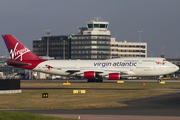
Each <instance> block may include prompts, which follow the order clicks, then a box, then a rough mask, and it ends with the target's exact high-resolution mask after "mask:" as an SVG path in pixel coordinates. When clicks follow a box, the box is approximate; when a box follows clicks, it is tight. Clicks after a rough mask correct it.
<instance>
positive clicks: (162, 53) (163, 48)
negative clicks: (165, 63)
mask: <svg viewBox="0 0 180 120" xmlns="http://www.w3.org/2000/svg"><path fill="white" fill-rule="evenodd" d="M164 48H165V47H164V46H162V55H164Z"/></svg>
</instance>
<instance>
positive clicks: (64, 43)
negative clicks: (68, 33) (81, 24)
mask: <svg viewBox="0 0 180 120" xmlns="http://www.w3.org/2000/svg"><path fill="white" fill-rule="evenodd" d="M62 42H63V59H64V60H65V42H66V40H63V41H62Z"/></svg>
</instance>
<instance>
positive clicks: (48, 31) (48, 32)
mask: <svg viewBox="0 0 180 120" xmlns="http://www.w3.org/2000/svg"><path fill="white" fill-rule="evenodd" d="M50 32H51V31H50V30H45V33H46V34H47V55H46V56H49V35H50Z"/></svg>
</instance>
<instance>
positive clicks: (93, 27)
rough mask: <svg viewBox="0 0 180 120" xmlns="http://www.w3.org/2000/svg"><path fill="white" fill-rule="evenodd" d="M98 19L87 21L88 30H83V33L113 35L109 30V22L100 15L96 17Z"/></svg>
mask: <svg viewBox="0 0 180 120" xmlns="http://www.w3.org/2000/svg"><path fill="white" fill-rule="evenodd" d="M95 18H96V20H93V21H87V22H86V25H87V28H88V29H87V30H85V31H83V35H111V32H110V31H109V30H108V26H109V22H106V21H103V20H99V18H100V17H95Z"/></svg>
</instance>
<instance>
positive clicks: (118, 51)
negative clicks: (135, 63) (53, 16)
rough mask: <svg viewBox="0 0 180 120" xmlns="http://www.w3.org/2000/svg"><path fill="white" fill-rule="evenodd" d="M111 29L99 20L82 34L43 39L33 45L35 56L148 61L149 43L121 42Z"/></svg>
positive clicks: (82, 31) (89, 22)
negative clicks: (137, 58) (139, 59)
mask: <svg viewBox="0 0 180 120" xmlns="http://www.w3.org/2000/svg"><path fill="white" fill-rule="evenodd" d="M108 26H109V22H107V21H103V20H99V19H98V18H97V19H96V20H92V21H87V22H86V27H78V34H72V35H62V36H58V35H56V36H54V35H50V36H43V37H42V38H41V39H39V40H34V41H33V52H34V53H35V54H36V55H37V56H50V57H54V58H55V59H110V58H114V57H139V56H140V57H147V43H138V42H126V41H124V42H118V41H116V40H115V38H111V32H110V31H109V30H108ZM47 45H48V46H49V47H47Z"/></svg>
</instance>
